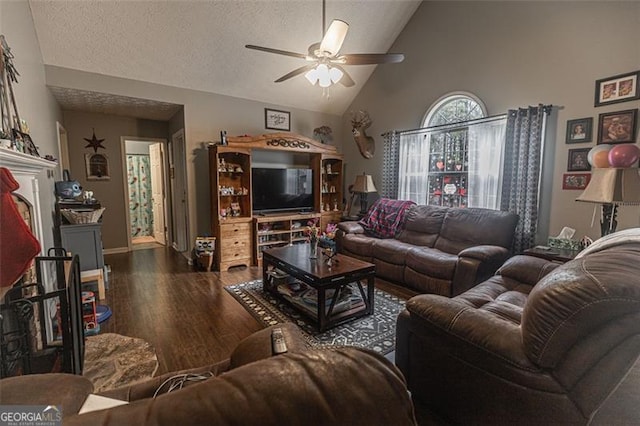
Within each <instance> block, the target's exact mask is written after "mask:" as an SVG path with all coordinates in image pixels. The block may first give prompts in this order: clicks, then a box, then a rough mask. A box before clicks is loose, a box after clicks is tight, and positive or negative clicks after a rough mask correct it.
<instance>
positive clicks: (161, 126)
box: [64, 111, 169, 249]
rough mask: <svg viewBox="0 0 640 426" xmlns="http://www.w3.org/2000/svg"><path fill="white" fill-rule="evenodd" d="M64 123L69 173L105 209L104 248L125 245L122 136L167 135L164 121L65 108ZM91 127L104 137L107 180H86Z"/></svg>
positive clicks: (100, 149) (148, 136) (167, 130)
mask: <svg viewBox="0 0 640 426" xmlns="http://www.w3.org/2000/svg"><path fill="white" fill-rule="evenodd" d="M64 126H65V128H66V129H67V134H68V139H69V161H70V163H71V177H72V178H73V179H75V180H78V181H79V182H80V184H81V185H82V188H83V189H84V190H90V191H93V192H94V196H95V197H96V198H97V199H98V200H99V201H100V204H101V205H102V207H105V208H106V210H105V212H104V214H103V217H102V244H103V247H104V248H105V249H118V248H123V247H124V248H126V247H127V234H128V232H129V228H128V227H127V219H126V209H127V208H128V203H127V202H126V200H125V193H124V169H123V144H122V143H121V139H120V138H121V137H123V136H130V137H132V139H135V138H136V137H139V138H160V139H168V138H169V126H168V123H167V122H163V121H152V120H137V119H135V118H130V117H120V116H115V115H106V114H95V113H88V112H78V111H64ZM93 129H95V132H96V138H98V139H104V142H102V145H103V146H104V147H105V148H106V149H102V148H99V149H98V153H100V154H106V155H107V156H108V157H109V174H110V175H111V179H110V180H104V181H102V180H100V181H98V180H87V175H86V167H85V154H92V153H94V150H93V148H85V146H86V145H87V141H85V140H84V138H87V139H91V137H92V136H93Z"/></svg>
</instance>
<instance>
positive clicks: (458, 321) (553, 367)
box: [396, 242, 640, 425]
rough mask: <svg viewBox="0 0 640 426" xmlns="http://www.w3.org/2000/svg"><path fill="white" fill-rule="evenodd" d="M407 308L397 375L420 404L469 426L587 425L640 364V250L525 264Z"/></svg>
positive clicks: (619, 248) (632, 246)
mask: <svg viewBox="0 0 640 426" xmlns="http://www.w3.org/2000/svg"><path fill="white" fill-rule="evenodd" d="M406 308H407V309H406V310H405V311H404V312H403V313H402V314H401V315H400V316H399V318H398V327H397V342H396V364H397V365H398V367H399V368H400V370H401V371H402V372H403V373H404V374H405V377H406V379H407V382H408V387H409V389H410V391H411V393H412V396H413V398H414V402H415V403H416V404H419V405H420V406H421V407H427V408H428V410H429V411H431V412H433V413H435V414H437V415H439V416H441V417H443V418H444V419H446V420H448V421H452V422H454V423H461V424H486V423H491V424H495V423H502V424H538V425H539V424H585V423H588V422H589V421H590V420H591V419H592V418H593V417H594V415H595V414H596V412H597V410H598V409H599V408H600V407H601V405H602V404H603V402H604V401H605V400H606V399H607V397H608V396H609V395H610V394H611V393H612V392H613V391H614V390H615V389H616V387H617V386H618V385H619V384H620V383H621V382H622V380H623V379H624V378H625V375H626V374H627V373H628V372H629V371H630V369H631V367H632V366H633V365H634V363H635V362H636V360H637V359H638V357H639V355H640V243H637V242H635V243H634V242H630V243H623V244H619V245H615V246H612V247H608V248H605V249H603V250H601V251H599V252H595V253H591V254H588V255H586V256H584V257H582V258H579V259H575V260H573V261H571V262H568V263H566V264H564V265H561V266H558V265H557V264H554V263H551V262H547V261H545V260H543V259H538V258H535V257H529V256H516V257H513V258H511V259H510V260H509V261H507V262H506V263H505V264H504V265H503V266H502V267H501V268H500V269H499V271H498V273H497V275H495V276H494V277H492V278H490V279H488V280H487V281H485V282H483V283H481V284H479V285H478V286H476V287H474V288H472V289H470V290H468V291H466V292H465V293H463V294H461V295H459V296H457V297H454V298H452V299H449V298H445V297H441V296H436V295H419V296H415V297H413V298H412V299H410V300H409V301H408V302H407V304H406ZM636 403H637V402H636ZM621 407H623V408H621V410H624V411H629V410H633V409H635V407H633V408H631V407H629V405H628V404H627V405H626V406H624V405H621ZM624 414H625V413H622V412H621V413H620V415H621V416H622V415H624ZM627 414H628V413H627Z"/></svg>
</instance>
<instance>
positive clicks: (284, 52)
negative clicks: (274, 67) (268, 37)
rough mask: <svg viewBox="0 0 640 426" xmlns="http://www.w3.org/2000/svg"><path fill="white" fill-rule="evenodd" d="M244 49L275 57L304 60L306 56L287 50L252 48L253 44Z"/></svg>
mask: <svg viewBox="0 0 640 426" xmlns="http://www.w3.org/2000/svg"><path fill="white" fill-rule="evenodd" d="M244 47H246V48H247V49H253V50H260V51H261V52H268V53H275V54H276V55H285V56H293V57H294V58H300V59H306V58H307V55H303V54H302V53H296V52H289V51H287V50H280V49H272V48H270V47H262V46H254V45H253V44H247V45H245V46H244Z"/></svg>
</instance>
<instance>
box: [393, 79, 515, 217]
mask: <svg viewBox="0 0 640 426" xmlns="http://www.w3.org/2000/svg"><path fill="white" fill-rule="evenodd" d="M486 116H487V111H486V108H485V106H484V104H483V103H482V101H481V100H480V99H478V98H477V97H476V96H474V95H472V94H470V93H464V92H456V93H450V94H448V95H446V96H443V97H442V98H440V99H438V100H437V101H436V102H435V103H434V104H433V105H432V106H431V107H430V108H429V110H428V111H427V113H426V114H425V116H424V120H423V122H422V127H423V128H426V129H425V130H424V131H419V132H407V133H406V134H401V135H400V143H399V152H398V153H399V163H398V166H399V167H398V169H399V170H398V196H399V198H400V199H408V200H413V201H415V202H416V203H418V204H431V205H439V206H447V207H467V206H469V205H472V206H476V207H488V208H496V207H497V204H496V201H497V200H498V198H497V197H498V189H499V185H497V184H495V183H494V182H493V181H496V182H499V180H500V177H499V174H497V173H488V172H487V169H486V168H485V167H484V166H483V164H489V165H490V166H491V167H493V169H496V168H498V167H499V163H501V161H502V160H501V159H502V154H501V148H500V152H498V151H496V149H495V148H494V146H498V147H501V146H502V136H500V135H499V134H497V133H496V132H495V131H494V130H493V129H494V127H495V126H494V125H491V126H487V125H485V124H480V125H478V124H474V123H477V122H476V121H474V120H478V119H482V118H484V117H486ZM500 126H501V127H500V128H504V126H503V124H500ZM485 142H488V143H489V144H490V145H491V146H489V147H488V148H487V147H486V143H485ZM480 147H482V149H481V148H480ZM487 153H494V154H495V155H494V156H493V157H495V158H492V159H490V161H487V160H486V159H485V160H480V156H484V155H487ZM493 169H492V170H493ZM485 182H489V183H488V184H485ZM486 186H489V187H488V189H486V190H485V189H484V188H485V187H486Z"/></svg>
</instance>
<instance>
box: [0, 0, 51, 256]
mask: <svg viewBox="0 0 640 426" xmlns="http://www.w3.org/2000/svg"><path fill="white" fill-rule="evenodd" d="M0 33H1V34H3V35H4V36H5V38H6V40H7V43H8V44H9V47H10V48H11V51H12V53H13V55H14V56H15V59H14V65H15V67H16V68H17V70H18V72H19V73H20V76H19V77H18V84H15V85H14V93H15V97H16V103H17V105H18V113H19V114H20V118H21V119H23V120H26V121H27V123H28V125H29V129H30V131H29V133H30V135H31V138H32V139H33V141H34V143H35V144H36V146H37V147H38V150H39V152H40V155H41V156H42V157H44V156H45V155H47V154H50V155H53V156H54V157H56V158H57V157H58V139H57V130H56V120H57V121H60V122H62V115H61V111H60V108H59V107H58V104H57V102H56V101H55V99H54V98H53V96H52V95H51V92H49V89H47V87H46V86H45V75H44V65H43V62H42V55H41V54H40V47H39V45H38V40H37V38H36V33H35V30H34V27H33V21H32V19H31V11H30V9H29V4H28V3H27V2H26V1H0ZM55 173H58V171H57V170H56V171H55ZM56 179H58V178H54V177H47V173H46V172H43V173H42V174H41V175H40V176H39V177H38V182H39V187H40V204H41V206H42V216H43V217H42V222H43V232H44V241H43V242H42V243H43V248H44V249H45V251H46V250H47V249H48V248H50V247H53V211H54V204H55V196H54V193H53V183H54V181H55V180H56Z"/></svg>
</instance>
